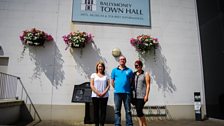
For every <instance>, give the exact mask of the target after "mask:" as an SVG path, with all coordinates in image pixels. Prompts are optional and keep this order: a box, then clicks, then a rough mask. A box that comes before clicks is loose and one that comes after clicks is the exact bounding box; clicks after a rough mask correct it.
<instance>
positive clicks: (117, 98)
mask: <svg viewBox="0 0 224 126" xmlns="http://www.w3.org/2000/svg"><path fill="white" fill-rule="evenodd" d="M122 101H123V103H124V108H125V117H126V126H133V122H132V117H131V95H130V94H128V93H114V104H115V126H121V106H122Z"/></svg>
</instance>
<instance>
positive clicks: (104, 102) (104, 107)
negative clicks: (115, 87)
mask: <svg viewBox="0 0 224 126" xmlns="http://www.w3.org/2000/svg"><path fill="white" fill-rule="evenodd" d="M107 101H108V98H101V99H100V103H99V105H100V125H101V126H104V123H105V119H106V114H107Z"/></svg>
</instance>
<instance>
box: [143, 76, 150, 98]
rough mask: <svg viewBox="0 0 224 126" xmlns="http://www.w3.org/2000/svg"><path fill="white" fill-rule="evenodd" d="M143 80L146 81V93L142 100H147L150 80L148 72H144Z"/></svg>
mask: <svg viewBox="0 0 224 126" xmlns="http://www.w3.org/2000/svg"><path fill="white" fill-rule="evenodd" d="M145 81H146V95H145V97H144V101H145V102H147V101H148V97H149V91H150V81H151V78H150V75H149V73H148V72H146V73H145Z"/></svg>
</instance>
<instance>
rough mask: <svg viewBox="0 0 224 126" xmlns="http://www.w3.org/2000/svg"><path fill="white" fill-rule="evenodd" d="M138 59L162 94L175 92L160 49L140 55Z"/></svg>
mask: <svg viewBox="0 0 224 126" xmlns="http://www.w3.org/2000/svg"><path fill="white" fill-rule="evenodd" d="M139 58H140V60H142V61H143V62H144V65H145V69H146V70H149V71H150V75H151V78H152V80H153V81H155V82H156V84H157V85H158V87H159V89H161V90H162V91H163V92H164V94H165V93H166V92H169V93H173V92H174V91H176V86H175V85H174V84H173V82H172V78H171V77H170V69H169V67H168V66H167V64H166V58H165V57H164V56H163V55H162V54H161V47H158V48H157V49H156V50H155V51H153V50H152V51H151V52H148V53H146V54H140V55H139Z"/></svg>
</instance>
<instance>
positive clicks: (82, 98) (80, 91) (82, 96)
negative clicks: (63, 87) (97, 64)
mask: <svg viewBox="0 0 224 126" xmlns="http://www.w3.org/2000/svg"><path fill="white" fill-rule="evenodd" d="M91 94H92V90H91V88H90V82H85V83H82V84H80V85H75V86H74V90H73V96H72V102H77V103H87V102H92V98H91Z"/></svg>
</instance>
